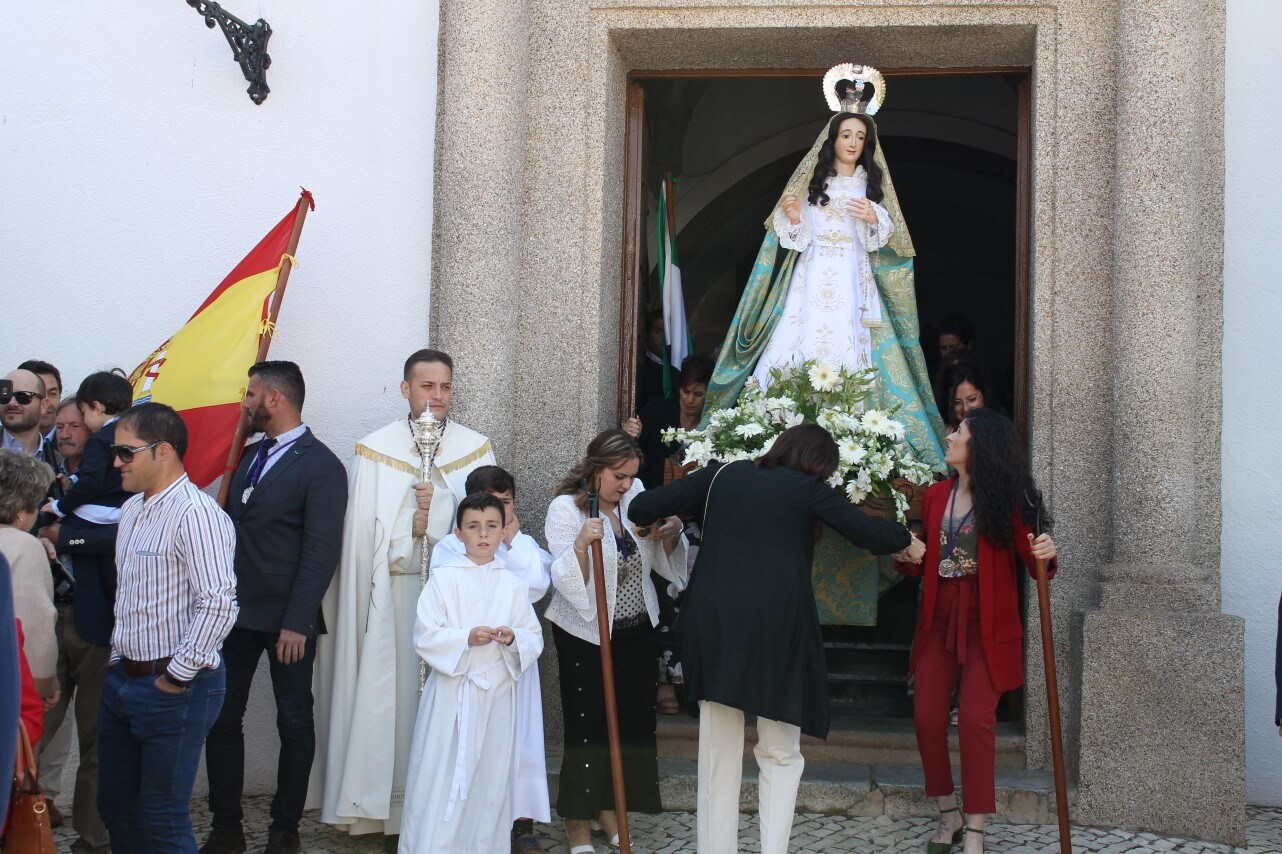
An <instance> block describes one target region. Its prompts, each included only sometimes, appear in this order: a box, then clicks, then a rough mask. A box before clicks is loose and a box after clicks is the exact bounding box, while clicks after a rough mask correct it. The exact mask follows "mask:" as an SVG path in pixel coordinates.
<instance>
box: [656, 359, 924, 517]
mask: <svg viewBox="0 0 1282 854" xmlns="http://www.w3.org/2000/svg"><path fill="white" fill-rule="evenodd" d="M876 375H877V374H876V371H875V370H873V369H871V368H869V369H866V370H859V371H852V370H847V369H844V368H835V367H833V366H832V365H829V364H826V363H824V362H819V361H816V360H813V359H812V360H810V361H808V362H803V363H802V364H800V365H788V366H785V367H783V368H774V369H772V370H771V372H770V383H769V385H768V386H767V387H766V388H764V389H763V388H761V387H760V385H759V384H758V383H757V381H756V380H755V379H749V380H748V383H747V385H746V386H744V390H743V392H742V394H740V395H739V399H738V401H736V403H735V406H734V407H733V408H731V409H721V410H717V411H716V412H713V413H712V414H711V415H710V416H709V418H708V426H707V427H705V428H704V429H702V430H683V429H678V428H670V429H667V430H664V431H663V440H664V441H665V442H681V443H683V444H685V457H684V459H683V460H682V462H683V463H686V464H689V463H694V464H695V465H696V466H697V467H698V468H703V467H704V466H706V465H708V464H709V463H711V462H713V461H719V462H723V463H729V462H734V461H736V460H755V459H757V458H758V457H760V456H762V455H763V454H765V452H766V451H768V450H770V446H771V445H773V444H774V443H775V439H777V438H778V437H779V434H780V433H782V432H783V431H784V430H786V429H788V428H789V427H793V426H795V425H797V424H805V423H813V424H818V425H819V426H821V427H823V428H824V429H825V430H827V431H828V432H829V433H830V434H832V438H833V439H834V440H835V441H836V442H837V450H838V452H839V453H840V455H841V460H840V462H839V463H838V466H837V471H836V473H835V474H834V475H833V476H832V478H831V479H830V480H829V483H830V484H831V485H832V486H834V487H836V488H839V489H844V490H845V493H846V496H847V497H848V498H849V499H850V501H851V502H852V503H854V504H859V503H861V502H863V501H865V500H866V499H868V498H870V497H875V496H882V497H886V498H893V500H894V506H895V515H896V517H897V518H898V519H899V521H900V522H903V521H904V520H905V517H906V513H907V511H908V499H907V498H906V497H905V496H904V495H903V493H901V492H899V491H898V490H896V489H895V488H894V483H895V481H896V480H898V479H900V478H904V479H906V480H908V481H910V482H911V483H914V484H917V485H919V486H924V485H926V484H928V483H930V481H931V471H930V468H929V467H928V466H927V465H926V464H925V463H923V462H921V461H920V460H918V459H917V458H916V457H915V456H913V452H912V449H911V448H909V447H908V445H907V444H905V443H904V425H903V423H902V422H900V421H896V420H895V419H894V415H895V410H891V411H889V412H884V411H882V410H879V409H869V408H867V407H866V405H865V401H866V399H867V397H868V393H869V391H870V390H871V389H872V386H873V383H874V382H875V381H876Z"/></svg>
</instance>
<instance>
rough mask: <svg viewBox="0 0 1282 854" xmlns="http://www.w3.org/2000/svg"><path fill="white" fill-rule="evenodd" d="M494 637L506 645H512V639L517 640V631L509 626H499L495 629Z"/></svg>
mask: <svg viewBox="0 0 1282 854" xmlns="http://www.w3.org/2000/svg"><path fill="white" fill-rule="evenodd" d="M494 639H495V640H496V641H498V642H499V643H501V644H503V645H504V646H511V645H512V641H514V640H516V632H514V631H512V629H511V628H510V627H509V626H499V627H498V628H497V629H495V630H494Z"/></svg>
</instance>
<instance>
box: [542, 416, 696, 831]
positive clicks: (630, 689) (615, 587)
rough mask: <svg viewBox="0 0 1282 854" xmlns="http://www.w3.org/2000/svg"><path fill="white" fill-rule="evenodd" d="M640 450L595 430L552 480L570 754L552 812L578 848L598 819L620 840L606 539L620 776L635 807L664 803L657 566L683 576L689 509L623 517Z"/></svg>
mask: <svg viewBox="0 0 1282 854" xmlns="http://www.w3.org/2000/svg"><path fill="white" fill-rule="evenodd" d="M641 462H642V459H641V449H640V448H639V447H637V443H636V441H635V440H634V439H632V437H630V436H628V435H627V434H626V433H624V432H622V431H620V430H606V431H605V432H604V433H601V434H600V435H598V436H597V437H596V438H595V439H593V440H592V441H591V442H590V443H589V444H588V448H587V453H586V454H585V455H584V457H583V459H582V460H580V461H579V463H578V464H577V465H575V466H574V468H572V469H570V471H569V473H568V474H566V476H565V478H564V479H563V480H562V481H561V483H560V484H559V485H558V486H557V488H556V493H557V494H556V498H554V499H552V504H551V505H550V506H549V507H548V513H547V520H546V522H545V526H544V532H545V534H546V535H547V541H548V551H549V552H551V553H552V556H553V561H552V567H551V574H552V587H553V591H552V601H551V602H550V603H549V604H548V608H547V612H546V614H545V616H546V617H547V620H548V622H550V623H551V624H552V639H553V640H554V641H555V642H556V653H557V662H558V665H559V667H560V672H561V722H562V724H563V726H564V741H563V743H564V744H565V753H564V755H563V756H562V759H561V779H560V785H559V791H558V795H557V801H556V811H557V813H559V814H560V815H561V817H562V818H564V819H565V830H566V837H567V840H566V843H567V847H569V849H570V854H585V852H586V853H587V854H591V852H593V851H594V850H595V849H593V847H592V844H591V840H590V836H591V831H590V825H589V822H590V821H591V820H593V819H595V820H598V821H600V823H601V825H602V826H603V827H604V829H605V833H606V838H607V840H608V841H609V843H610V845H611V847H617V846H618V836H619V832H618V821H617V818H616V816H615V813H614V788H613V785H612V780H611V773H610V745H609V738H608V731H607V725H606V719H605V703H604V693H603V692H604V690H605V689H604V687H603V682H602V675H601V646H600V643H601V635H600V629H599V628H598V627H597V610H596V586H595V582H594V580H593V576H592V571H591V570H592V567H591V564H590V562H589V559H588V553H589V550H590V548H591V545H592V542H593V541H594V540H600V541H601V557H602V563H603V564H604V566H603V570H604V576H605V587H606V590H605V599H606V609H607V611H608V617H609V622H610V639H611V644H610V647H611V650H610V651H611V656H612V660H613V663H614V692H615V698H616V701H617V704H618V710H619V744H620V750H621V752H622V754H623V755H622V759H623V778H624V783H625V791H626V792H627V801H628V804H627V805H628V808H629V810H630V811H631V812H644V813H657V812H661V811H662V809H663V807H662V805H661V804H660V802H659V761H658V747H657V742H656V737H655V728H654V697H655V690H656V685H657V684H658V669H657V668H656V667H655V662H656V660H657V659H658V654H659V647H658V642H657V639H656V636H655V626H656V625H657V624H658V620H659V600H658V597H657V596H656V595H655V589H654V581H653V579H652V578H651V575H650V574H651V572H654V573H656V574H658V575H659V576H661V577H662V578H664V579H666V581H670V582H672V583H673V584H674V585H675V586H676V588H677V590H681V589H683V588H684V587H685V583H686V579H687V578H688V577H689V574H688V572H687V570H686V539H685V537H684V536H683V535H682V533H681V520H680V519H677V518H669V519H663V520H660V521H659V523H658V524H656V525H652V526H649V530H646V529H644V528H638V527H636V526H634V525H628V524H625V523H624V521H623V520H624V518H625V517H626V516H627V515H628V507H629V505H630V504H631V503H632V500H633V499H634V498H636V497H637V496H638V495H640V494H641V491H642V489H643V487H642V485H641V481H640V480H639V479H638V478H637V471H638V470H639V469H640V467H641ZM589 490H591V491H592V492H595V493H597V495H598V497H599V500H600V505H599V510H600V516H599V517H591V518H590V517H589V516H588V510H589V503H588V492H589Z"/></svg>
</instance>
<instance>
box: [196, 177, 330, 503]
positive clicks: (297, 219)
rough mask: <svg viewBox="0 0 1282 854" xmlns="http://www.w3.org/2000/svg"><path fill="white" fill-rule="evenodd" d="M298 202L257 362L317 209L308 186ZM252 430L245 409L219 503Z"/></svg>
mask: <svg viewBox="0 0 1282 854" xmlns="http://www.w3.org/2000/svg"><path fill="white" fill-rule="evenodd" d="M299 189H300V190H301V191H302V192H301V193H300V195H299V197H298V205H297V206H296V207H295V208H294V230H293V231H292V232H290V235H289V244H288V245H287V246H286V247H285V255H286V256H287V257H285V258H283V259H281V263H280V273H279V274H278V275H277V276H276V289H275V290H274V291H272V304H271V308H269V309H268V311H267V328H266V329H264V330H263V333H262V335H260V336H259V338H258V356H257V357H256V358H255V359H254V362H255V363H257V362H261V361H263V360H264V359H266V358H267V350H268V348H270V347H271V345H272V337H273V336H274V335H275V334H276V318H277V317H279V316H280V304H281V300H283V299H284V298H285V286H286V285H287V284H289V271H290V270H292V269H294V260H293V259H294V253H295V252H297V251H298V240H299V238H300V237H302V235H303V223H304V222H306V221H307V212H308V211H309V210H315V209H316V201H315V200H314V199H313V198H312V194H311V193H310V192H308V191H307V188H306V187H300V188H299ZM248 433H249V421H248V420H247V419H246V417H245V412H244V410H243V409H242V410H241V413H240V417H239V418H237V419H236V432H235V433H234V434H232V439H231V449H230V450H229V451H228V452H227V465H225V466H224V467H223V480H222V483H221V484H219V486H218V505H219V506H220V507H225V506H226V505H227V494H228V493H229V492H230V491H231V476H232V473H233V472H234V471H236V466H238V465H240V455H241V453H242V452H243V451H244V450H245V436H246V435H247V434H248Z"/></svg>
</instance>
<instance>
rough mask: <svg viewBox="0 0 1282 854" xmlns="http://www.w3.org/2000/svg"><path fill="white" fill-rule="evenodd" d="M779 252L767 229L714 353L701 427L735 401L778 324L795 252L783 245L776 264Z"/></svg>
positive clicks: (790, 276)
mask: <svg viewBox="0 0 1282 854" xmlns="http://www.w3.org/2000/svg"><path fill="white" fill-rule="evenodd" d="M779 252H780V250H779V238H778V236H777V235H776V234H775V233H774V230H773V229H767V230H766V236H765V239H764V240H762V241H761V248H760V249H759V250H757V263H756V264H754V265H753V267H752V274H751V275H750V276H749V277H748V286H747V287H746V288H744V291H743V296H741V297H740V298H739V307H738V308H737V309H735V313H734V319H733V320H731V321H730V329H729V330H728V331H727V332H726V340H725V343H723V344H722V345H721V354H720V355H719V356H718V357H717V367H716V369H715V370H714V371H713V372H712V380H711V381H710V382H709V383H708V391H707V394H705V395H704V404H703V412H704V424H703V426H705V427H706V426H707V418H708V416H709V415H710V414H712V413H713V412H714V411H716V410H718V409H729V408H730V407H732V406H734V405H735V402H736V401H737V400H738V399H739V393H740V392H742V391H743V386H744V383H746V382H747V381H748V377H750V376H752V370H753V368H755V367H756V366H757V360H758V359H760V358H761V352H762V351H763V350H765V349H766V345H767V344H769V343H770V336H771V335H772V334H773V333H774V331H775V327H776V326H778V325H779V318H780V316H781V315H782V314H783V304H784V301H785V299H786V298H787V296H788V284H789V283H790V282H791V281H792V270H793V267H794V266H796V263H797V254H798V253H797V252H795V251H793V250H791V249H784V250H783V260H782V262H781V263H779V264H777V265H776V263H775V259H776V258H777V257H778V256H779ZM776 266H777V267H778V270H776V269H775V268H776Z"/></svg>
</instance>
